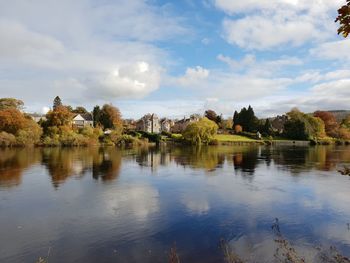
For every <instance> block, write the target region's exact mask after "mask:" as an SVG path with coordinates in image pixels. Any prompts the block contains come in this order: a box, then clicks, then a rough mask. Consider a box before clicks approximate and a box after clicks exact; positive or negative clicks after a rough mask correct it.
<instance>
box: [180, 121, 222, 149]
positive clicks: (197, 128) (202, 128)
mask: <svg viewBox="0 0 350 263" xmlns="http://www.w3.org/2000/svg"><path fill="white" fill-rule="evenodd" d="M217 130H218V125H217V124H216V123H215V122H213V121H211V120H209V119H208V118H206V117H204V118H202V119H200V120H199V121H197V122H192V123H190V124H189V125H187V127H186V129H185V130H184V132H183V134H182V135H183V137H184V138H185V140H187V141H189V142H191V143H192V144H202V143H204V144H209V143H210V141H211V140H212V139H213V138H214V136H215V134H216V133H217Z"/></svg>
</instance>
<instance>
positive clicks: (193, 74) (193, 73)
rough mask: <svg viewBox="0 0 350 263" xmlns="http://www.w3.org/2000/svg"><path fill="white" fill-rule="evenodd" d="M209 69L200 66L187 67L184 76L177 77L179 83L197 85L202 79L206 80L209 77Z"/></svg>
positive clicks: (186, 85)
mask: <svg viewBox="0 0 350 263" xmlns="http://www.w3.org/2000/svg"><path fill="white" fill-rule="evenodd" d="M209 74H210V71H209V70H208V69H205V68H202V67H200V66H197V67H194V68H187V70H186V73H185V75H184V76H182V77H180V78H179V79H178V82H179V84H180V85H182V86H185V87H188V86H193V87H195V86H197V85H198V84H200V83H202V81H203V80H206V79H207V78H208V77H209Z"/></svg>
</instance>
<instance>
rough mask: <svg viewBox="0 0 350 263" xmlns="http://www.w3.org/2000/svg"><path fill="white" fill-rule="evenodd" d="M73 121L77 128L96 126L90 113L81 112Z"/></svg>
mask: <svg viewBox="0 0 350 263" xmlns="http://www.w3.org/2000/svg"><path fill="white" fill-rule="evenodd" d="M72 123H73V126H75V127H77V128H84V127H94V121H93V119H92V115H91V114H90V113H79V114H77V115H75V116H74V118H73V121H72Z"/></svg>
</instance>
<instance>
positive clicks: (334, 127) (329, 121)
mask: <svg viewBox="0 0 350 263" xmlns="http://www.w3.org/2000/svg"><path fill="white" fill-rule="evenodd" d="M314 117H318V118H320V119H321V120H323V122H324V125H325V130H326V134H327V135H328V136H330V137H334V138H336V137H338V135H339V124H338V122H337V119H336V118H335V116H334V114H332V113H330V112H328V111H316V112H315V113H314Z"/></svg>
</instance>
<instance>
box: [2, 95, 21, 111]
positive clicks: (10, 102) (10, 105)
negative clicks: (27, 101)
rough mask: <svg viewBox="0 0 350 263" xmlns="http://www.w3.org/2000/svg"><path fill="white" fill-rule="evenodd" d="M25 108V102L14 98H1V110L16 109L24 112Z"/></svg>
mask: <svg viewBox="0 0 350 263" xmlns="http://www.w3.org/2000/svg"><path fill="white" fill-rule="evenodd" d="M23 106H24V103H23V101H21V100H17V99H14V98H1V99H0V110H5V109H16V110H22V109H23Z"/></svg>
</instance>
